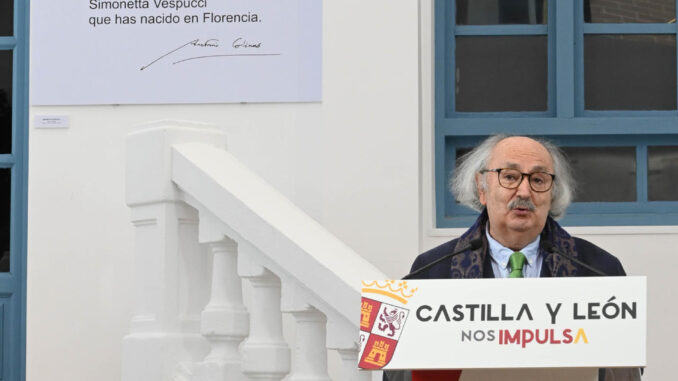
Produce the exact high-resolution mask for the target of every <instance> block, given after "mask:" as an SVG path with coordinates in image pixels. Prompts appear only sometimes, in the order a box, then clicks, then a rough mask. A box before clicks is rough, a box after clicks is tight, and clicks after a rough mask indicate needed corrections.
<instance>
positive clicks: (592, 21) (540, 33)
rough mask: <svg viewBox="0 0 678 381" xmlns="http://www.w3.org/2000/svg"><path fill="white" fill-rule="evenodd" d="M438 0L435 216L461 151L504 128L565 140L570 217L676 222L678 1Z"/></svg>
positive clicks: (460, 212)
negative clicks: (570, 175)
mask: <svg viewBox="0 0 678 381" xmlns="http://www.w3.org/2000/svg"><path fill="white" fill-rule="evenodd" d="M638 4H640V3H639V2H637V1H633V0H576V1H563V0H556V1H546V0H457V1H446V0H436V3H435V24H436V26H435V28H436V29H435V38H436V42H435V56H436V59H435V61H436V68H435V76H436V85H435V86H436V89H435V91H436V94H435V102H436V104H435V110H436V111H435V144H436V147H435V155H436V156H435V165H436V169H435V171H436V172H435V173H436V205H437V211H436V221H437V226H438V227H464V226H468V225H469V224H470V223H471V222H472V221H473V220H475V216H476V213H475V212H474V211H472V210H470V209H468V208H466V207H463V206H461V205H459V204H458V203H456V201H455V200H454V197H453V196H452V195H451V194H450V192H449V187H448V184H449V179H450V176H451V175H452V173H453V171H454V168H455V162H456V160H457V158H458V157H459V156H460V155H461V154H463V153H464V152H466V151H467V150H468V149H469V148H470V147H473V146H475V145H476V144H477V143H479V142H480V141H482V140H483V139H484V138H485V137H487V136H488V135H491V134H495V133H506V134H524V135H532V136H539V137H544V138H546V139H549V140H551V141H553V142H554V143H556V144H558V145H559V146H561V147H563V149H564V151H565V153H566V154H567V155H568V158H569V160H570V163H571V164H572V166H573V168H574V170H575V178H576V180H577V185H578V188H577V193H576V197H575V200H574V201H575V202H574V203H573V204H572V205H571V206H570V208H569V209H568V212H567V215H566V216H565V218H564V219H563V221H562V222H563V223H564V224H567V225H658V224H676V223H678V107H677V102H678V101H677V94H678V90H677V86H676V84H677V81H678V79H677V75H676V73H677V72H678V67H677V65H676V43H677V42H676V32H677V28H676V0H657V1H655V2H652V5H651V6H649V5H648V6H645V7H642V6H639V5H638Z"/></svg>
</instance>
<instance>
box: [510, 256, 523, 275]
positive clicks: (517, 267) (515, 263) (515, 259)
mask: <svg viewBox="0 0 678 381" xmlns="http://www.w3.org/2000/svg"><path fill="white" fill-rule="evenodd" d="M524 264H525V254H523V253H521V252H520V251H516V252H515V253H513V254H511V257H510V258H509V266H510V267H511V273H510V274H509V278H522V277H523V265H524Z"/></svg>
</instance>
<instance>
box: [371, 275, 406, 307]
mask: <svg viewBox="0 0 678 381" xmlns="http://www.w3.org/2000/svg"><path fill="white" fill-rule="evenodd" d="M396 282H397V283H396ZM362 291H363V293H364V294H365V293H368V294H369V293H371V294H379V295H384V296H388V297H389V298H391V299H395V300H397V301H399V302H400V303H402V304H407V299H409V298H411V297H412V296H413V295H414V293H415V292H417V289H416V288H413V289H408V286H407V281H406V280H399V281H395V280H383V281H378V280H373V281H369V282H368V281H363V290H362Z"/></svg>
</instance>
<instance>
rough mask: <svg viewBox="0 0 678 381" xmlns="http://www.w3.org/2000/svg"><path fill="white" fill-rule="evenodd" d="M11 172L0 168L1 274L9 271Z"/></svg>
mask: <svg viewBox="0 0 678 381" xmlns="http://www.w3.org/2000/svg"><path fill="white" fill-rule="evenodd" d="M10 183H11V170H10V169H9V168H0V272H7V271H9V237H10V235H9V227H10V214H9V212H10V205H11V204H10V194H11V184H10Z"/></svg>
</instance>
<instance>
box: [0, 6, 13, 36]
mask: <svg viewBox="0 0 678 381" xmlns="http://www.w3.org/2000/svg"><path fill="white" fill-rule="evenodd" d="M13 34H14V0H0V36H11V35H13Z"/></svg>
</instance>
